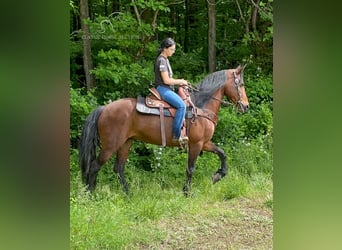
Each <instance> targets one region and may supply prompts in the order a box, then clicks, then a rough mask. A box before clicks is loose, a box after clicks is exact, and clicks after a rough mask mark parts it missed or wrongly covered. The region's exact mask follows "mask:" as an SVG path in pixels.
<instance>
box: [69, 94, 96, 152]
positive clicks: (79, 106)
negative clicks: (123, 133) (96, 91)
mask: <svg viewBox="0 0 342 250" xmlns="http://www.w3.org/2000/svg"><path fill="white" fill-rule="evenodd" d="M82 91H83V92H85V91H84V89H74V88H70V143H71V146H72V147H73V148H76V147H77V141H78V138H79V136H80V134H81V130H82V126H83V123H84V121H85V120H86V117H87V116H88V115H89V114H90V112H91V111H93V109H95V107H96V106H97V99H96V98H95V97H94V95H93V92H86V94H84V93H83V94H82Z"/></svg>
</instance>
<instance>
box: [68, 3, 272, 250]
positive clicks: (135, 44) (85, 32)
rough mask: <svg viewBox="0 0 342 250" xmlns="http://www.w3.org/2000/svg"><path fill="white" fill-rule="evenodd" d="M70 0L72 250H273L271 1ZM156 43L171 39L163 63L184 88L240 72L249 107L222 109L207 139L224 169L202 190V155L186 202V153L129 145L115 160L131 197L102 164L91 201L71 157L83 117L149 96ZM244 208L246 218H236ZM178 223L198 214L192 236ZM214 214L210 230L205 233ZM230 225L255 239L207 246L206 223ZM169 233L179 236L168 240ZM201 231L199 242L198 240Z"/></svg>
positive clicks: (212, 165) (207, 168) (205, 162)
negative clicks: (223, 159)
mask: <svg viewBox="0 0 342 250" xmlns="http://www.w3.org/2000/svg"><path fill="white" fill-rule="evenodd" d="M69 1H70V2H69V6H70V37H69V39H70V86H69V89H70V183H71V184H70V218H71V219H70V241H71V248H72V249H126V248H129V249H146V248H151V247H152V248H153V247H155V248H160V247H161V248H163V249H175V246H179V247H180V248H181V247H182V246H183V247H187V246H191V247H193V249H196V248H198V247H199V246H203V247H204V246H207V248H206V247H204V248H203V249H227V247H228V248H229V247H230V248H232V249H238V248H248V247H250V246H255V247H256V248H257V249H269V248H272V230H273V229H272V224H273V221H272V210H273V197H272V187H273V181H272V179H273V152H272V145H273V0H201V1H194V0H170V1H155V0H118V1H115V0H92V1H89V0H69ZM166 37H171V38H173V39H174V40H175V41H176V43H177V50H176V52H175V54H174V55H173V56H172V57H171V58H169V60H170V63H171V65H172V69H173V72H174V77H175V78H184V79H186V80H187V81H189V82H190V83H192V84H193V85H194V86H196V85H197V84H198V83H199V82H200V81H201V80H202V79H204V78H205V76H206V75H208V74H210V73H212V72H215V71H219V70H223V69H232V68H236V67H237V66H238V65H246V68H245V71H244V81H245V88H246V93H247V95H248V99H249V103H250V110H249V111H248V112H247V113H245V114H240V113H238V112H237V110H236V108H235V107H232V106H228V107H222V108H221V110H220V113H219V120H218V124H217V127H216V130H215V134H214V137H213V139H212V140H213V142H214V143H216V144H217V145H219V146H220V147H221V148H222V149H224V151H225V152H226V154H227V157H228V166H229V174H228V175H227V177H225V180H224V181H222V183H218V184H215V185H214V186H213V185H212V184H211V183H210V176H211V174H212V172H213V171H214V169H216V166H217V165H218V164H219V163H218V159H217V158H216V157H217V156H215V155H211V154H206V153H204V154H203V156H202V157H201V159H199V160H198V163H197V167H196V171H195V177H194V183H193V190H194V193H195V195H194V198H191V199H192V201H191V202H188V200H187V199H185V198H184V197H182V193H181V187H182V183H183V181H184V178H185V166H186V154H184V153H182V152H179V151H178V150H177V149H174V148H160V147H159V146H156V145H149V144H145V143H142V142H135V143H134V145H133V147H132V149H131V152H130V156H129V160H128V162H127V164H126V172H127V173H126V174H127V176H128V181H129V182H130V186H131V189H132V191H133V193H134V194H133V196H130V197H126V196H125V194H124V193H123V191H122V188H121V186H120V185H119V183H118V179H117V177H116V176H115V175H114V173H113V171H112V164H113V160H112V161H111V162H110V163H108V164H106V166H105V167H104V168H103V169H102V170H101V172H100V174H99V178H98V190H97V191H96V192H95V194H93V195H90V194H88V193H87V192H86V191H85V187H84V186H83V185H82V183H81V177H80V171H79V166H78V162H77V157H78V156H77V155H78V149H77V146H78V141H79V139H80V134H81V130H82V127H83V124H84V121H85V119H86V117H87V116H88V115H89V113H90V112H91V111H92V110H94V109H95V108H96V107H97V106H99V105H105V104H107V103H110V102H112V101H114V100H117V99H120V98H125V97H133V98H135V97H137V96H139V95H141V96H144V95H146V94H148V88H149V87H151V86H153V85H154V83H153V82H154V72H153V66H154V60H155V58H156V55H157V50H158V47H159V45H160V42H161V41H162V40H163V39H164V38H166ZM235 201H236V203H234V202H235ZM239 201H242V203H241V204H240V203H239ZM227 202H233V203H227ZM190 203H191V204H190ZM211 203H215V204H218V205H217V206H216V207H209V205H210V204H211ZM252 204H254V205H252ZM255 204H258V205H255ZM203 206H206V207H207V206H208V209H207V210H206V211H203V210H201V209H200V208H201V207H203ZM240 206H245V207H244V208H243V209H245V210H243V209H242V210H239V209H241V207H240ZM253 206H256V207H257V208H256V207H253ZM247 207H248V208H249V209H251V211H247V210H246V209H247ZM252 207H253V208H255V209H254V210H253V211H252ZM232 209H233V210H232ZM228 210H230V211H232V212H231V213H230V212H227V211H228ZM241 211H243V212H241ZM246 211H247V212H252V213H253V212H254V213H256V214H255V216H256V217H255V216H254V217H253V216H251V217H248V218H247V219H246V217H244V216H247V214H245V212H246ZM247 212H246V213H247ZM187 213H190V214H187ZM186 214H187V215H188V216H186ZM196 216H199V217H196ZM248 216H249V215H248ZM189 217H191V218H203V221H202V222H200V221H197V220H195V222H193V223H195V224H191V225H192V228H193V229H194V231H191V232H189V231H187V219H186V218H189ZM210 218H212V219H213V220H210ZM218 218H220V223H218V224H215V226H212V225H213V223H212V222H213V221H216V222H217V220H218ZM255 218H257V223H256V221H255ZM108 220H111V221H112V224H111V225H109V224H107V223H106V222H108ZM178 220H180V221H178ZM232 220H233V221H235V222H236V223H235V224H234V223H233V224H234V225H235V226H236V227H231V229H232V231H231V232H233V231H234V232H239V231H241V230H242V229H243V228H244V229H246V230H250V229H247V228H248V227H254V228H253V230H252V231H251V232H249V233H250V234H252V235H254V236H251V237H247V236H246V238H244V236H242V235H241V237H240V238H236V240H228V239H227V238H229V237H230V236H231V235H230V233H229V232H222V233H223V235H220V234H218V235H216V236H217V237H218V238H217V239H219V238H222V237H224V238H226V241H224V242H223V243H222V244H223V245H219V241H217V239H216V238H215V237H213V235H212V234H211V233H212V232H213V231H217V230H218V228H216V226H217V227H219V226H222V227H227V226H228V225H230V226H231V225H232V223H231V222H232ZM222 221H224V222H227V225H226V224H221V223H223V222H222ZM177 223H179V225H180V228H178V227H176V224H177ZM248 223H250V224H248ZM89 225H91V226H92V227H89ZM203 227H204V228H206V231H204V232H202V231H201V230H202V229H203ZM133 228H134V230H136V231H134V230H133ZM180 229H182V230H184V231H187V233H185V234H182V236H179V235H178V233H179V230H180ZM113 231H115V232H116V233H117V235H116V236H115V237H114V236H112V234H114V233H113ZM133 231H134V232H135V233H132V232H133ZM110 232H111V233H110ZM203 235H204V238H205V239H207V241H205V244H208V245H205V244H204V243H203V242H201V241H200V240H199V238H201V237H202V238H203ZM199 236H201V237H199ZM209 239H210V240H209ZM215 239H216V240H215ZM231 239H232V238H231ZM203 244H204V245H203ZM191 247H190V248H191Z"/></svg>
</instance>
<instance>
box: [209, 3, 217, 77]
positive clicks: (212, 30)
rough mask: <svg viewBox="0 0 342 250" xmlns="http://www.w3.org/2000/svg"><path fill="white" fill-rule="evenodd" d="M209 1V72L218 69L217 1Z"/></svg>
mask: <svg viewBox="0 0 342 250" xmlns="http://www.w3.org/2000/svg"><path fill="white" fill-rule="evenodd" d="M207 2H208V23H209V27H208V66H209V73H211V72H214V71H215V70H216V47H215V46H216V45H215V43H216V3H215V2H216V1H215V0H207Z"/></svg>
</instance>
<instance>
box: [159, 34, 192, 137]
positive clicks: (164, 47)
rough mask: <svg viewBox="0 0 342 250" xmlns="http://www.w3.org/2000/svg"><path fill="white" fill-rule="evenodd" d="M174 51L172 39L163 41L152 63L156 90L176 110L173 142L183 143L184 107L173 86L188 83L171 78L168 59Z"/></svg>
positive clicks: (174, 45)
mask: <svg viewBox="0 0 342 250" xmlns="http://www.w3.org/2000/svg"><path fill="white" fill-rule="evenodd" d="M175 51H176V43H175V41H174V40H173V39H172V38H166V39H164V40H163V41H162V42H161V44H160V48H159V49H158V55H157V58H156V60H155V63H154V75H155V83H156V89H157V91H158V92H159V94H160V95H161V97H162V98H163V100H165V101H166V102H168V103H169V104H170V105H171V106H173V107H174V108H176V109H177V111H176V114H175V117H174V121H173V141H178V142H181V143H184V142H186V141H188V140H189V138H188V137H187V136H183V137H181V127H182V124H183V121H184V118H185V111H186V106H185V103H184V101H183V100H182V98H181V97H180V96H179V95H178V94H176V93H175V92H174V85H179V86H184V85H188V82H187V81H186V80H184V79H174V78H172V69H171V65H170V63H169V60H168V57H170V56H172V55H173V54H174V53H175Z"/></svg>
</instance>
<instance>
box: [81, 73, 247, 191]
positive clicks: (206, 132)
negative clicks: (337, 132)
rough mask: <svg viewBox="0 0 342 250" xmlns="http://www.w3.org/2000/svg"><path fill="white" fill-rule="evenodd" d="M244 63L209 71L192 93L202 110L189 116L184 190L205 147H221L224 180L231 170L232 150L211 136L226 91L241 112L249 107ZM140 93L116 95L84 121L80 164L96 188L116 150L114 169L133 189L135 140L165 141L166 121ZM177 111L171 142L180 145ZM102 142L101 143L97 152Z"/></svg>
mask: <svg viewBox="0 0 342 250" xmlns="http://www.w3.org/2000/svg"><path fill="white" fill-rule="evenodd" d="M243 70H244V67H241V66H238V67H237V68H235V69H227V70H221V71H217V72H214V73H212V74H210V75H208V76H207V77H206V78H205V79H204V80H202V82H201V83H200V84H199V85H198V86H197V91H193V92H192V93H191V100H192V102H193V103H194V105H195V106H196V109H197V110H198V111H201V112H197V113H198V115H196V116H194V117H193V118H192V119H191V121H190V119H187V120H188V124H189V125H188V126H189V127H188V137H189V141H188V145H187V146H188V147H187V151H188V165H187V168H186V181H185V184H184V187H183V192H184V194H185V195H188V194H189V192H190V185H191V179H192V175H193V173H194V170H195V162H196V159H197V157H198V156H199V154H200V153H201V152H202V151H208V152H212V153H215V154H217V155H218V156H219V158H220V160H221V166H220V168H219V169H218V170H217V171H216V173H215V174H214V175H213V177H212V181H213V183H216V182H218V181H219V180H221V178H223V177H224V176H225V175H226V173H227V165H226V155H225V153H224V151H223V150H222V149H220V148H219V147H217V146H216V145H215V144H214V143H213V142H212V141H211V138H212V137H213V134H214V132H215V126H216V121H217V116H218V112H219V109H220V106H221V103H222V102H223V101H222V99H223V97H224V96H226V97H227V98H228V99H229V100H231V101H232V102H233V104H234V105H235V106H237V109H238V111H239V112H242V113H244V112H246V111H247V110H248V109H249V102H248V98H247V95H246V91H245V87H244V80H243ZM136 105H137V99H134V98H124V99H119V100H116V101H113V102H111V103H109V104H106V105H104V106H99V107H97V108H96V109H95V110H94V111H92V112H91V113H90V114H89V115H88V117H87V119H86V121H85V124H84V127H83V130H82V135H81V138H80V142H79V164H80V168H81V172H82V180H83V182H84V183H85V184H86V185H88V190H89V191H90V192H92V191H93V190H94V188H95V186H96V178H97V175H98V172H99V170H100V169H101V166H102V165H103V164H105V163H106V162H107V161H108V160H109V159H110V158H111V157H112V155H113V154H116V160H115V164H114V168H113V170H114V172H115V173H117V174H118V176H119V180H120V182H121V184H122V186H123V189H124V191H125V192H126V193H128V184H127V182H126V179H125V176H124V168H125V162H126V160H127V158H128V154H129V150H130V147H131V145H132V142H133V141H134V140H140V141H143V142H146V143H150V144H155V145H161V144H162V138H161V124H160V117H159V116H157V115H147V114H142V113H140V112H138V111H137V110H136ZM172 124H173V118H172V117H165V139H166V146H169V147H179V144H178V143H177V142H174V141H173V140H172ZM97 146H101V147H100V151H99V154H98V156H97V157H96V149H97Z"/></svg>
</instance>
